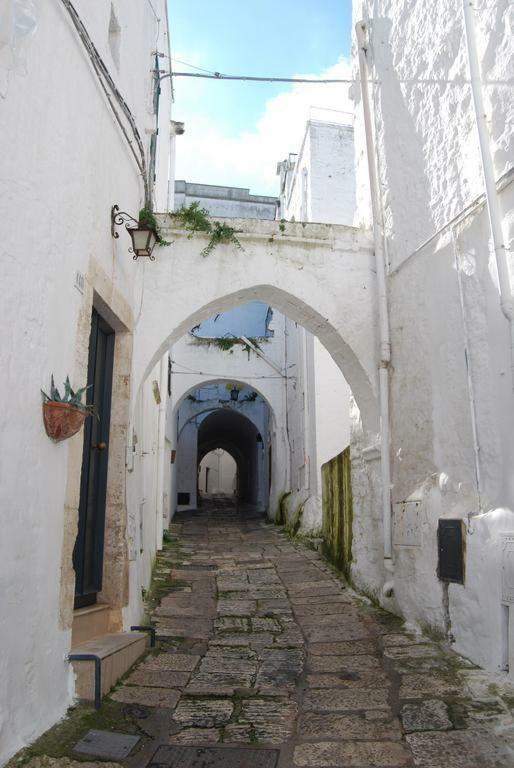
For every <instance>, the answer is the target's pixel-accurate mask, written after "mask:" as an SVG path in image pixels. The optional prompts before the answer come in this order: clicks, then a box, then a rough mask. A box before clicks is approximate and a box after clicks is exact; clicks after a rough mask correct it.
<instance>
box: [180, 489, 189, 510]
mask: <svg viewBox="0 0 514 768" xmlns="http://www.w3.org/2000/svg"><path fill="white" fill-rule="evenodd" d="M190 498H191V494H190V493H184V492H181V491H179V492H178V493H177V504H178V505H179V506H185V505H186V504H189V503H190Z"/></svg>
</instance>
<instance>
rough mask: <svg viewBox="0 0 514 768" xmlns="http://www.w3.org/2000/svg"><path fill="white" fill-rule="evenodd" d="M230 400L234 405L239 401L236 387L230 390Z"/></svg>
mask: <svg viewBox="0 0 514 768" xmlns="http://www.w3.org/2000/svg"><path fill="white" fill-rule="evenodd" d="M230 399H231V400H232V401H233V402H234V403H235V402H236V401H237V400H238V399H239V389H238V388H237V387H232V389H231V390H230Z"/></svg>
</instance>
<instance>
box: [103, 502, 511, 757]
mask: <svg viewBox="0 0 514 768" xmlns="http://www.w3.org/2000/svg"><path fill="white" fill-rule="evenodd" d="M172 536H173V539H174V540H173V541H172V542H171V543H168V544H167V546H166V548H165V550H164V551H163V552H162V553H161V554H160V556H159V559H158V564H157V569H156V574H155V577H154V583H155V584H156V585H157V590H156V591H157V592H158V593H159V598H160V600H155V603H156V607H155V608H154V610H153V620H154V623H155V625H156V627H157V635H158V646H159V650H160V652H158V653H156V654H155V655H153V654H151V655H148V656H147V657H146V659H145V660H144V661H143V662H142V663H141V664H139V666H138V667H137V668H136V669H135V671H132V672H131V674H130V675H129V676H128V677H127V678H126V679H125V681H124V683H123V684H122V685H121V686H119V687H118V688H117V690H116V691H115V692H114V693H113V694H112V699H114V700H115V701H116V702H119V703H122V704H123V705H127V707H128V708H130V712H131V713H132V715H134V714H135V717H136V718H137V719H138V723H139V726H140V728H141V730H142V732H143V733H144V734H145V736H146V740H145V743H144V745H143V747H142V748H140V749H139V750H138V751H136V752H135V754H134V755H133V756H132V757H130V758H128V759H127V761H126V763H125V764H126V765H128V766H131V768H139V767H140V766H145V765H148V764H149V763H151V764H152V765H155V766H157V765H158V766H160V767H162V768H166V767H169V768H182V766H186V765H187V766H189V765H194V766H205V768H207V767H208V766H216V768H217V767H218V766H220V767H221V766H227V767H229V766H237V768H240V767H241V768H252V766H259V767H260V766H265V768H268V766H270V767H272V766H275V765H277V766H278V768H285V767H286V766H288V767H289V766H295V767H296V768H329V767H330V768H357V767H359V768H371V767H372V766H373V767H376V768H382V767H383V768H386V766H387V768H403V767H404V766H419V767H420V768H461V767H462V768H493V767H496V768H499V767H500V766H502V767H503V766H505V767H507V766H512V765H513V764H514V762H513V759H512V752H510V756H509V751H508V742H509V739H510V744H511V746H512V718H511V715H510V714H509V709H508V704H509V699H508V697H503V698H502V697H501V696H500V695H499V690H498V689H497V688H496V686H495V685H494V684H492V683H491V681H492V678H491V677H490V676H487V675H485V674H484V673H482V672H480V671H479V670H477V669H475V668H473V667H472V666H471V665H470V664H469V663H467V662H466V661H465V660H463V659H461V658H459V657H457V656H456V655H455V654H453V653H452V652H451V651H448V650H444V649H442V648H441V646H440V645H439V644H438V643H437V642H435V641H432V640H430V639H428V638H426V637H420V636H414V635H409V634H407V633H405V632H404V631H402V630H400V628H399V627H400V624H399V622H398V621H397V620H396V619H395V618H394V617H391V616H390V615H389V614H386V613H385V612H383V611H380V610H377V609H376V608H374V607H372V606H371V604H370V603H369V602H368V601H365V600H362V599H358V598H356V597H355V596H352V595H351V594H350V593H349V592H348V591H347V590H346V589H345V586H344V584H343V583H342V582H341V581H340V580H339V579H338V578H336V577H335V575H334V573H333V571H332V570H331V568H330V567H329V566H328V565H327V564H326V562H325V561H324V560H323V559H322V558H321V557H320V555H318V553H317V552H314V551H312V550H309V549H307V548H304V547H303V546H302V545H300V544H296V543H292V542H291V541H290V540H289V539H288V538H287V537H286V535H285V534H284V533H283V532H282V531H281V529H278V528H276V527H274V526H271V525H269V524H267V523H265V522H264V521H263V520H262V519H261V518H259V517H256V516H252V515H251V514H248V513H247V514H246V515H245V514H240V515H238V514H237V513H236V512H235V511H234V510H233V509H231V508H230V507H227V506H224V505H223V504H220V507H219V508H213V509H211V510H210V511H207V510H205V511H200V512H195V513H188V514H187V515H186V514H184V515H183V516H180V515H179V516H178V517H177V518H176V522H175V524H174V525H173V526H172ZM170 576H171V580H170ZM159 602H160V604H158V603H159ZM512 703H513V702H512V700H510V704H511V705H512ZM184 747H186V749H184ZM187 747H189V749H187ZM192 747H202V748H203V749H201V750H200V751H198V750H196V751H195V750H193V749H191V748H192ZM210 750H212V751H210ZM220 750H221V751H220ZM195 756H196V757H195ZM193 757H194V759H195V760H196V762H194V761H192V760H193ZM275 761H277V762H275Z"/></svg>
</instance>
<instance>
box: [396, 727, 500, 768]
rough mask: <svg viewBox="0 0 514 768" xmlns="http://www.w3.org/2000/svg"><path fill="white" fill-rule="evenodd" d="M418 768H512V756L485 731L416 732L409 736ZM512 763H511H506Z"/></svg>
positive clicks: (408, 741)
mask: <svg viewBox="0 0 514 768" xmlns="http://www.w3.org/2000/svg"><path fill="white" fill-rule="evenodd" d="M406 739H407V743H408V744H409V746H410V748H411V750H412V754H413V758H414V765H415V766H416V768H448V767H449V766H451V768H498V766H501V767H502V768H503V766H505V767H507V766H512V765H513V762H512V755H511V756H510V757H509V755H508V754H507V753H506V751H505V750H504V749H503V748H502V747H501V746H500V745H499V744H497V743H494V742H493V740H492V739H491V735H490V734H489V733H486V732H482V731H451V732H449V733H437V732H436V733H412V734H409V735H408V736H407V737H406ZM506 761H508V762H506Z"/></svg>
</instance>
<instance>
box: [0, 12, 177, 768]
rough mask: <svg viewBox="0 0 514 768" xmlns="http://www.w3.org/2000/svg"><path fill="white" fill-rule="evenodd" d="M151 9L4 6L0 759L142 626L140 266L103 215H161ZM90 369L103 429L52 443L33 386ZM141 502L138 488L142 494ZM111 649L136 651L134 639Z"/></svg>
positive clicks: (61, 708)
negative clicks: (77, 656)
mask: <svg viewBox="0 0 514 768" xmlns="http://www.w3.org/2000/svg"><path fill="white" fill-rule="evenodd" d="M93 6H94V7H93ZM152 6H153V7H152ZM152 6H151V4H149V3H134V2H130V3H124V2H117V1H116V0H113V2H111V1H110V0H100V2H96V3H94V4H92V3H90V2H87V1H84V0H74V2H73V3H72V2H69V1H68V0H52V1H51V2H44V3H43V2H37V1H36V2H32V3H22V2H18V1H17V0H7V2H5V3H3V4H2V9H1V11H0V90H1V95H2V100H1V102H0V136H1V144H2V147H3V148H4V152H3V153H2V159H1V161H0V164H1V172H0V187H1V192H0V210H1V215H2V218H3V220H4V221H9V222H11V225H12V226H10V227H9V231H8V232H6V237H5V238H4V240H3V244H2V258H1V260H2V263H3V264H4V265H5V266H6V272H5V286H4V291H3V298H2V302H1V308H0V312H1V317H2V324H3V326H4V328H10V329H11V330H10V332H9V333H8V334H6V336H5V339H4V342H3V343H2V365H1V373H0V377H1V388H2V392H3V393H4V396H7V393H11V395H10V396H9V399H10V401H11V404H10V407H9V409H8V410H4V414H3V417H2V428H1V435H0V440H1V444H2V448H1V452H2V469H1V474H2V479H1V483H0V494H1V507H2V509H3V510H4V511H5V513H6V514H5V517H4V519H3V526H2V536H1V537H0V549H1V552H2V554H1V557H0V583H1V593H2V611H1V617H0V635H1V637H2V654H1V660H0V679H1V680H2V684H1V685H0V711H1V713H2V714H1V717H0V763H3V762H4V761H5V760H6V759H8V758H9V757H10V756H11V755H12V754H13V753H14V752H15V751H16V750H17V749H19V748H20V747H22V746H24V745H25V744H27V743H28V742H30V741H32V740H34V739H35V738H36V737H37V736H39V735H40V734H41V733H42V731H44V730H45V729H46V728H48V727H49V726H50V725H52V724H53V723H55V722H56V721H57V720H58V719H59V718H60V717H61V716H63V715H64V713H65V711H66V709H67V708H68V706H69V705H70V704H71V703H72V702H73V701H74V698H75V695H76V693H77V690H78V689H77V686H78V685H79V681H76V680H75V672H76V671H77V670H75V671H74V669H73V667H72V664H70V662H69V661H68V659H67V656H68V654H69V653H70V651H71V650H72V648H75V647H76V646H77V645H80V643H81V641H82V640H83V639H87V637H90V636H91V633H93V634H98V633H99V632H100V633H103V634H112V633H113V632H116V633H119V632H121V631H122V630H127V629H129V628H130V626H131V624H135V623H140V619H141V618H142V614H141V588H142V587H145V586H147V585H148V579H149V573H150V571H149V569H150V567H151V563H152V561H153V557H154V555H155V551H156V547H158V546H159V541H160V535H161V534H160V531H162V516H163V508H162V506H163V502H162V500H161V499H159V498H158V493H157V490H156V489H154V490H152V491H151V492H150V491H149V490H148V488H147V493H146V504H147V514H145V517H144V521H143V523H142V524H141V525H137V526H134V528H135V530H134V531H129V532H127V496H126V492H125V487H126V484H125V463H126V456H127V438H128V434H129V433H130V431H131V430H132V428H133V426H132V425H133V421H132V420H131V418H130V405H129V403H130V397H131V357H132V336H133V329H134V324H135V323H136V321H137V312H138V307H139V297H140V295H141V290H142V288H143V283H144V265H143V263H142V262H141V260H139V261H134V260H133V258H132V254H130V253H129V252H128V247H129V244H130V241H129V238H128V236H127V235H126V233H125V232H124V228H123V227H122V228H117V231H119V232H121V234H120V237H119V238H118V239H114V238H113V237H112V234H111V208H112V206H113V205H114V204H117V205H119V206H120V208H121V210H123V211H128V212H129V213H130V214H131V215H132V216H134V217H136V219H137V216H138V211H139V210H140V208H142V207H143V206H145V205H146V206H153V207H154V208H159V209H161V210H166V208H167V207H168V199H167V198H168V176H169V173H170V169H169V145H170V130H169V119H170V109H171V99H172V93H171V86H170V80H169V79H167V80H166V79H164V80H162V82H161V84H160V97H159V99H158V98H157V91H158V90H159V89H158V88H157V85H158V82H157V80H156V78H155V74H154V70H155V68H156V50H157V52H158V53H161V54H163V56H164V57H169V55H170V51H169V30H168V24H167V7H166V3H165V2H164V0H155V2H154V3H153V4H152ZM163 60H164V61H167V60H168V58H164V59H159V61H161V62H162V61H163ZM159 68H160V69H163V66H161V64H160V65H159ZM154 176H155V182H154V181H153V180H154ZM14 318H16V322H14ZM93 348H94V349H96V353H95V354H93V352H92V350H93ZM95 371H96V376H97V380H96V384H97V386H96V390H95V389H94V388H93V389H91V390H90V391H89V393H90V397H93V395H92V393H93V391H95V392H96V394H95V395H94V399H95V401H96V404H97V408H98V409H100V410H101V413H100V414H99V415H100V418H101V422H98V421H97V419H94V420H93V419H89V420H88V422H87V426H86V432H83V431H82V430H81V432H79V433H78V434H77V435H76V436H75V437H72V438H71V439H69V440H66V441H65V442H60V443H54V442H52V441H51V440H50V439H49V438H48V437H47V435H46V434H45V429H44V425H43V419H42V413H41V393H40V390H41V389H42V390H45V391H47V392H48V391H49V388H50V379H51V376H52V374H53V375H54V378H55V383H56V385H57V386H58V388H59V389H60V392H61V395H62V394H63V386H62V382H63V381H64V380H65V378H66V376H68V375H69V377H70V380H71V385H72V386H73V387H74V388H75V389H77V388H79V387H81V386H84V385H86V383H87V381H88V378H89V380H90V382H91V383H93V382H92V375H93V373H94V372H95ZM100 380H101V381H102V382H103V384H102V387H103V389H102V392H103V394H104V395H105V397H102V398H100V396H99V391H100ZM153 380H158V381H159V383H160V379H159V365H158V366H157V368H156V369H155V370H154V371H152V373H151V376H150V378H149V381H148V383H147V384H145V385H144V387H143V390H144V392H143V397H142V404H141V408H142V410H143V411H144V412H145V414H146V427H145V431H144V434H143V433H142V432H141V433H140V435H139V443H138V447H137V449H136V451H135V452H134V455H133V456H132V457H131V461H132V460H133V462H134V465H137V464H140V463H141V462H143V461H144V462H145V467H146V469H145V471H146V475H147V480H148V481H149V482H150V481H151V482H152V483H153V479H154V476H156V475H157V464H156V459H157V455H158V452H159V450H160V446H159V444H158V441H159V408H158V405H157V404H156V400H155V397H154V391H153V388H152V382H153ZM161 391H164V392H165V389H164V390H162V387H161ZM109 400H110V407H109V403H108V401H109ZM161 418H162V417H161ZM14 446H17V448H16V449H15V448H14ZM143 448H144V452H145V456H144V458H143V456H142V454H143ZM148 451H150V453H148ZM86 464H87V467H89V472H90V474H89V476H90V478H91V483H90V485H89V486H88V488H89V489H90V490H91V493H92V494H93V496H94V499H95V503H94V505H93V506H91V505H89V507H88V506H87V504H86V505H85V506H84V495H85V493H86V495H87V489H86V491H85V490H84V489H85V486H84V482H85V480H84V478H85V477H86V474H87V473H85V472H84V471H83V467H84V466H86ZM96 470H98V471H99V472H100V474H101V475H102V477H103V480H100V481H99V483H98V484H95V482H94V480H93V476H94V473H95V471H96ZM136 471H138V470H137V469H136ZM81 477H82V478H83V482H82V487H81ZM22 478H23V479H22ZM151 487H152V488H153V487H154V486H153V485H152V486H151ZM156 488H157V486H156ZM142 493H143V489H142V486H141V481H138V484H137V487H136V489H135V496H136V498H139V499H140V498H141V496H142ZM93 507H94V508H93ZM130 536H131V537H132V540H133V541H134V544H130V542H129V537H130ZM141 536H142V537H143V540H144V541H143V543H141V539H140V537H141ZM136 539H137V543H136ZM92 553H93V554H92ZM86 604H87V607H79V606H85V605H86ZM97 619H98V622H99V624H98V626H101V629H98V626H97V621H96V620H97ZM79 625H80V626H79ZM118 637H119V638H120V643H121V644H123V643H124V642H126V643H127V644H128V646H132V645H133V643H134V642H135V638H133V637H132V638H131V637H130V632H128V633H127V634H126V636H125V638H124V639H123V638H122V637H121V636H120V635H118ZM140 645H141V644H140V643H136V645H135V646H133V650H134V649H135V650H136V651H137V648H138V647H139V646H140ZM143 646H144V642H143Z"/></svg>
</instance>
